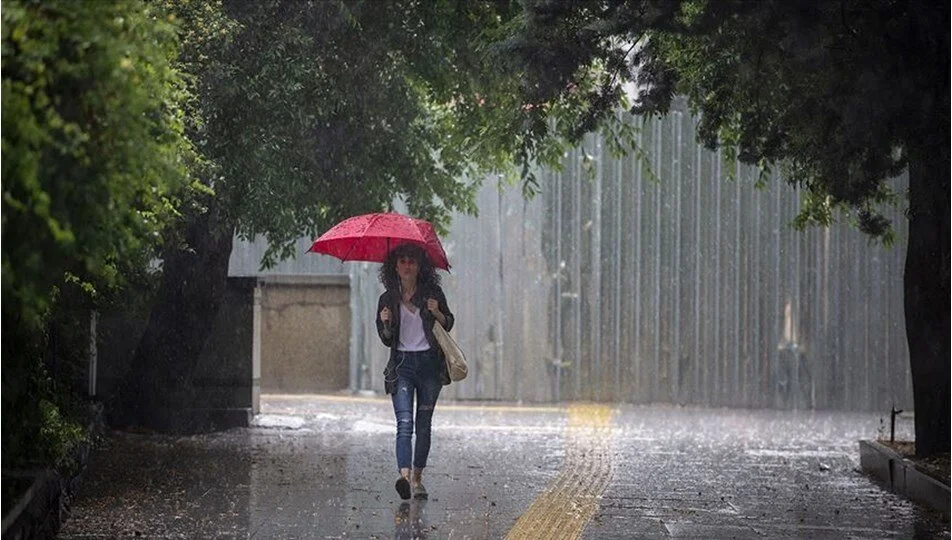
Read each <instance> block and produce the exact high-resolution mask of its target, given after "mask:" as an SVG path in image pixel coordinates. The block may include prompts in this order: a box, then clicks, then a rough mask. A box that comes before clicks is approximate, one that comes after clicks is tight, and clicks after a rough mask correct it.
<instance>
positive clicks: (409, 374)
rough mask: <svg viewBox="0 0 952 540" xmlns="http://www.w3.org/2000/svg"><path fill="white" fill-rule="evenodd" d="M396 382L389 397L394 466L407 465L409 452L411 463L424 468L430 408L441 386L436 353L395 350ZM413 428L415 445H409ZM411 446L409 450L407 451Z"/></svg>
mask: <svg viewBox="0 0 952 540" xmlns="http://www.w3.org/2000/svg"><path fill="white" fill-rule="evenodd" d="M396 354H397V369H396V372H397V373H396V375H397V385H396V392H394V393H393V395H392V396H391V397H392V399H393V413H394V416H396V418H397V468H398V469H409V468H410V454H411V453H412V454H413V466H414V467H416V468H418V469H422V468H423V467H426V459H427V456H429V454H430V426H431V422H432V420H433V409H434V408H435V407H436V400H437V399H438V398H439V397H440V390H441V389H442V388H443V385H442V384H441V383H440V372H439V363H438V362H439V358H440V357H439V356H438V355H437V354H436V352H435V351H432V350H429V351H420V352H406V351H397V353H396ZM414 396H415V397H416V421H415V422H414V414H413V404H414ZM414 427H416V446H415V447H413V446H412V445H411V442H410V441H411V438H412V436H413V430H414ZM411 449H412V451H411Z"/></svg>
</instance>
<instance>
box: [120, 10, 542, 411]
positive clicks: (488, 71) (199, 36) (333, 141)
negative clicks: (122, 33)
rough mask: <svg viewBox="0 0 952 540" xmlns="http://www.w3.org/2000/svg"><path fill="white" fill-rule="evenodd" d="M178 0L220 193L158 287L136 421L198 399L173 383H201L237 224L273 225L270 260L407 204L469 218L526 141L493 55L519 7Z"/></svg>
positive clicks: (208, 182) (195, 214)
mask: <svg viewBox="0 0 952 540" xmlns="http://www.w3.org/2000/svg"><path fill="white" fill-rule="evenodd" d="M163 5H164V6H165V7H166V9H168V10H169V12H170V13H172V14H174V15H175V18H176V20H177V21H178V23H179V25H180V35H181V39H182V47H183V49H182V56H181V57H180V59H179V66H180V68H181V69H182V70H183V71H184V72H186V73H188V74H190V79H189V80H190V81H191V83H190V91H191V93H192V94H193V95H194V96H195V100H194V101H193V102H192V103H191V104H190V105H189V108H188V109H187V113H188V114H187V119H188V126H189V129H188V136H189V138H190V140H191V141H192V142H193V143H194V145H195V147H196V149H197V150H198V152H199V153H200V154H201V156H202V158H203V161H202V162H201V164H200V166H199V167H196V168H195V172H194V174H195V176H196V177H197V178H198V179H199V180H200V182H201V184H202V185H203V186H204V191H203V192H202V193H200V194H199V195H197V196H196V197H195V198H193V199H191V200H190V201H189V202H188V204H187V205H186V207H185V208H184V209H183V210H182V219H181V220H180V221H179V222H178V225H177V227H176V228H175V229H174V230H173V231H170V232H169V233H167V234H166V235H165V238H166V243H165V246H164V249H163V254H162V284H161V286H160V290H159V296H158V298H157V301H156V303H155V306H154V307H153V309H152V312H151V315H150V319H149V322H148V325H147V327H146V330H145V333H144V335H143V337H142V339H141V341H140V344H139V346H138V349H137V352H136V355H135V356H136V358H135V360H134V362H133V372H132V373H131V376H130V377H129V380H130V381H131V385H130V387H129V389H127V391H126V393H125V394H126V397H127V399H126V401H127V405H128V407H127V410H128V411H129V412H131V416H130V417H129V418H126V419H125V420H126V421H129V422H134V423H140V424H147V425H148V424H156V425H157V424H160V423H161V419H160V418H157V417H156V414H162V411H163V410H166V409H168V408H173V409H174V408H175V407H178V406H187V403H171V402H169V401H168V399H170V398H168V396H170V395H171V393H170V392H169V390H170V388H171V389H174V390H175V395H176V396H182V395H183V394H184V395H188V392H189V391H190V388H191V387H192V382H191V380H190V378H189V375H188V374H189V373H190V369H189V368H190V366H194V365H195V364H196V362H197V358H198V355H199V353H200V351H201V349H202V345H203V344H204V342H205V340H206V338H207V337H208V335H209V333H210V330H211V324H212V322H213V321H214V318H215V314H216V313H217V312H218V310H219V308H220V305H221V301H222V298H223V294H224V291H225V287H226V283H227V281H226V280H227V271H228V259H229V255H230V252H231V248H232V238H233V236H234V235H235V234H238V235H239V236H241V237H246V238H250V237H254V236H256V235H264V236H266V237H267V238H268V240H269V243H270V246H271V249H269V251H268V253H267V255H266V259H265V261H263V263H264V264H269V263H271V262H273V261H274V260H275V259H276V258H278V257H284V256H287V255H290V254H291V251H290V249H291V246H292V245H293V241H294V240H296V239H297V238H299V237H300V236H301V234H309V235H311V236H315V235H316V234H317V233H318V232H320V231H322V230H325V229H326V228H328V227H329V226H330V225H332V224H333V223H334V222H336V221H338V220H340V219H342V218H345V217H348V216H350V215H353V214H359V213H364V212H370V211H378V210H381V209H386V208H388V207H389V206H390V205H391V204H392V202H393V200H394V198H395V197H403V198H405V199H406V201H407V203H408V206H409V208H410V211H411V212H412V213H414V214H416V215H420V216H423V217H427V218H429V219H431V220H434V221H436V222H437V223H441V224H445V222H446V219H447V218H448V216H449V214H450V213H451V212H453V211H463V212H475V210H476V209H475V208H474V206H473V200H474V194H475V191H476V187H477V184H476V182H475V181H473V180H469V179H470V178H479V177H480V176H481V173H482V171H486V170H500V171H503V170H506V169H507V167H508V166H509V164H510V163H511V162H512V160H513V151H512V150H511V149H512V148H516V147H517V146H518V145H516V144H514V143H513V140H514V138H515V137H517V136H519V135H520V131H519V130H518V129H517V126H514V125H513V124H512V123H511V122H510V121H509V119H510V118H511V115H512V114H513V113H514V112H517V111H518V110H519V109H518V107H519V102H518V99H517V98H518V96H517V93H516V92H515V89H516V86H515V83H516V82H517V81H516V80H515V79H513V78H512V77H510V76H508V75H505V76H500V75H499V73H498V71H497V70H495V69H493V66H492V65H491V63H490V62H489V59H488V57H487V55H486V54H484V53H485V51H484V50H483V49H482V47H484V46H485V47H488V44H489V43H491V42H493V41H494V40H496V39H501V37H502V35H503V30H504V26H503V25H504V24H505V23H506V22H507V21H509V20H511V19H512V18H513V17H514V15H515V14H516V13H517V11H516V8H515V7H514V6H510V5H509V4H508V3H497V2H464V3H460V2H449V1H434V2H418V1H414V0H405V1H393V2H354V1H347V2H345V1H331V2H299V1H297V0H285V1H279V2H245V1H240V0H235V1H230V2H224V3H220V2H217V3H216V2H188V1H185V0H167V1H166V2H164V4H163ZM481 92H482V94H481ZM487 99H489V100H491V102H492V103H493V104H494V105H495V106H494V107H488V106H484V104H485V101H486V100H487ZM544 144H545V143H544V141H543V142H542V143H541V145H539V146H538V147H540V148H541V147H542V145H544ZM176 399H179V398H178V397H177V398H176Z"/></svg>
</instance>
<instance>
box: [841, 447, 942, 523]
mask: <svg viewBox="0 0 952 540" xmlns="http://www.w3.org/2000/svg"><path fill="white" fill-rule="evenodd" d="M859 464H860V467H861V468H862V469H863V471H864V472H866V473H867V474H869V475H871V476H873V477H874V478H877V479H879V480H881V481H882V482H883V483H884V484H885V485H886V487H887V488H888V489H889V490H890V491H892V492H894V493H897V494H899V495H902V496H903V497H906V498H907V499H911V500H913V501H916V502H918V503H920V504H923V505H925V506H928V507H930V508H933V509H935V510H937V511H939V512H942V514H943V515H944V516H946V517H949V515H950V510H949V501H950V499H949V486H948V485H946V484H943V483H942V482H939V481H938V480H936V479H935V478H932V477H931V476H929V475H927V474H925V473H922V472H920V471H919V470H918V469H916V467H915V465H913V463H912V462H911V461H909V460H907V459H905V458H903V457H902V456H901V455H899V454H897V453H896V452H895V451H893V450H892V449H891V448H889V447H887V446H885V445H883V444H880V443H878V442H876V441H859Z"/></svg>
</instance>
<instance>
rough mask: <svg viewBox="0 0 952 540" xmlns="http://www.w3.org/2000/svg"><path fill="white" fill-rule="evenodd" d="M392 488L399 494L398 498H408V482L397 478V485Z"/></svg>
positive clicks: (402, 478)
mask: <svg viewBox="0 0 952 540" xmlns="http://www.w3.org/2000/svg"><path fill="white" fill-rule="evenodd" d="M393 487H395V488H396V490H397V493H399V494H400V498H401V499H403V500H407V499H409V498H410V481H409V480H407V479H406V478H404V477H402V476H401V477H400V478H397V483H396V485H394V486H393Z"/></svg>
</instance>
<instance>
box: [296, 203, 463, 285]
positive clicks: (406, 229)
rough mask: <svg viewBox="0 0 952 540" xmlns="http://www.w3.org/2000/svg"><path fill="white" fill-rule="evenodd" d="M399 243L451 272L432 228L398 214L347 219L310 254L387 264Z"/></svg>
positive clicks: (316, 241)
mask: <svg viewBox="0 0 952 540" xmlns="http://www.w3.org/2000/svg"><path fill="white" fill-rule="evenodd" d="M400 244H416V245H418V246H420V247H422V248H423V249H424V251H426V255H427V257H428V258H429V259H430V264H432V265H433V266H434V267H436V268H442V269H443V270H447V271H448V270H449V269H450V263H449V261H448V260H447V258H446V252H445V251H443V245H442V244H440V239H439V238H438V237H437V236H436V231H435V230H434V229H433V225H432V224H431V223H430V222H428V221H424V220H422V219H416V218H412V217H410V216H405V215H403V214H397V213H395V212H389V213H379V214H364V215H361V216H354V217H351V218H347V219H345V220H344V221H341V222H340V223H338V224H337V225H334V226H333V227H331V229H330V230H329V231H327V232H326V233H324V234H322V235H321V236H320V237H319V238H318V239H317V240H315V241H314V243H313V244H311V248H310V249H308V252H310V253H323V254H325V255H332V256H334V257H337V258H338V259H340V260H342V261H369V262H384V261H385V260H387V255H388V254H389V253H390V251H391V250H392V249H393V248H395V247H397V246H399V245H400Z"/></svg>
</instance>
